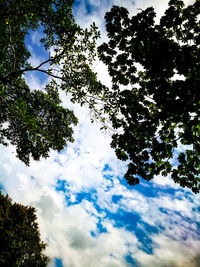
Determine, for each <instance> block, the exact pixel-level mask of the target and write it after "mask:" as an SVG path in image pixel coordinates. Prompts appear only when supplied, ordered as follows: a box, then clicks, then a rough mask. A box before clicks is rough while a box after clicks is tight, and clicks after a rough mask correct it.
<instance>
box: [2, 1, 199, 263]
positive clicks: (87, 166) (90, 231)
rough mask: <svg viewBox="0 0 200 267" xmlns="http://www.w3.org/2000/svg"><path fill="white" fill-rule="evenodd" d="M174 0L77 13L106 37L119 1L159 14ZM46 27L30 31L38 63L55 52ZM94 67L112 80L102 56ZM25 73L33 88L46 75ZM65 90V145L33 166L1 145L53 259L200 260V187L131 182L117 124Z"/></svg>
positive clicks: (7, 182)
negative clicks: (116, 137) (69, 133)
mask: <svg viewBox="0 0 200 267" xmlns="http://www.w3.org/2000/svg"><path fill="white" fill-rule="evenodd" d="M167 2H168V1H166V0H160V1H156V0H146V1H145V0H136V1H135V2H134V1H131V0H124V1H122V0H121V1H120V0H112V1H111V0H107V1H106V0H96V1H95V0H90V1H89V0H76V1H75V6H74V14H75V17H76V19H77V21H78V23H79V24H80V25H81V26H83V27H85V26H89V24H90V23H91V22H92V21H95V22H96V23H97V25H98V26H99V28H100V30H101V33H102V39H101V40H100V41H99V42H102V41H103V40H106V33H105V29H104V20H103V16H104V14H105V12H106V11H107V10H109V8H111V6H112V5H113V4H118V5H122V4H123V6H125V7H127V8H128V9H129V11H130V13H131V14H135V13H136V12H137V8H145V7H147V6H150V5H152V6H154V7H155V9H156V11H157V13H158V15H159V16H160V15H161V14H162V12H163V11H164V9H165V7H166V5H167ZM185 2H186V3H190V2H192V1H185ZM40 34H41V32H40V31H37V32H35V33H32V34H31V35H30V37H29V38H28V39H27V46H29V49H30V50H31V51H32V55H33V56H32V58H31V59H30V61H31V63H32V64H33V65H37V64H38V62H40V61H42V60H43V59H44V58H46V56H48V55H47V54H45V52H44V50H43V48H42V46H41V45H40V43H39V39H40ZM94 68H95V71H97V72H98V76H99V78H100V79H102V80H103V81H104V82H105V83H106V84H107V85H108V86H109V83H110V79H109V76H108V74H107V71H106V68H105V66H103V64H102V63H100V62H99V61H96V62H95V64H94ZM26 79H27V82H28V84H29V86H30V87H31V88H32V89H39V88H42V87H43V86H44V84H45V83H46V82H47V80H46V78H45V77H44V76H38V75H35V74H33V73H31V74H29V76H26ZM61 97H62V100H63V105H64V106H67V107H69V108H71V109H73V110H74V112H75V114H76V115H77V117H78V118H79V125H78V126H77V127H76V128H75V129H74V138H75V142H74V143H73V144H68V146H67V147H66V148H65V149H64V150H63V151H62V152H60V153H57V152H55V151H51V153H50V157H49V158H48V159H46V160H44V159H42V160H41V161H40V162H34V161H32V162H31V164H30V167H26V166H25V165H24V164H23V163H22V162H20V161H19V160H18V159H17V158H16V157H15V149H14V147H12V146H9V147H7V148H5V147H3V146H1V150H0V164H1V168H0V184H1V187H2V188H3V190H4V192H6V193H8V194H9V195H10V197H11V198H12V199H13V200H14V201H16V202H19V203H22V204H24V205H33V206H35V207H36V208H37V216H38V222H39V227H40V232H41V237H42V239H43V240H44V241H45V242H47V244H48V247H47V251H46V253H47V254H48V255H49V257H50V258H51V262H50V263H49V266H51V267H53V266H58V267H61V266H64V267H79V266H80V267H82V266H83V267H95V266H98V267H104V266H105V267H117V266H119V267H121V266H127V267H130V266H136V267H138V266H139V267H140V266H141V267H147V266H148V267H149V266H150V267H151V266H152V267H154V266H157V267H164V266H166V267H168V266H171V267H188V266H190V267H197V266H200V201H199V200H200V195H199V194H198V195H194V194H193V193H192V192H191V191H190V190H189V189H183V188H181V187H179V186H178V185H177V184H174V183H173V181H172V180H171V179H170V177H164V178H163V177H155V178H154V179H153V180H152V181H151V182H146V181H142V182H141V184H140V185H136V186H135V187H130V186H128V185H127V183H126V181H125V179H124V178H123V175H124V173H125V171H126V168H127V167H126V163H125V162H121V161H119V160H118V159H117V158H116V156H115V153H114V151H113V150H112V149H111V148H110V145H109V144H110V140H111V134H110V132H103V131H100V130H99V128H100V126H101V125H100V124H99V123H98V122H96V123H94V124H91V123H90V116H89V110H88V109H87V107H80V106H79V105H76V104H72V103H71V102H70V100H69V98H68V97H67V96H65V94H64V93H63V92H61Z"/></svg>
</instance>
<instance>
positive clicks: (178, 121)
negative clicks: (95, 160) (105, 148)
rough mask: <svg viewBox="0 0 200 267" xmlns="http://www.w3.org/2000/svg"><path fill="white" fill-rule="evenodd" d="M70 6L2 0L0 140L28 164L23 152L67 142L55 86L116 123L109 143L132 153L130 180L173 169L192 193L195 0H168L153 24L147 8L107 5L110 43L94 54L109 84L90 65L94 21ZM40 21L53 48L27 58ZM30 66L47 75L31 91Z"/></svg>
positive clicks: (37, 152) (199, 154) (62, 0)
mask: <svg viewBox="0 0 200 267" xmlns="http://www.w3.org/2000/svg"><path fill="white" fill-rule="evenodd" d="M72 5H73V1H72V0H41V1H38V0H36V1H33V0H26V1H25V0H22V1H18V0H13V1H1V2H0V32H1V36H0V57H1V62H0V99H1V105H0V143H2V144H4V145H7V144H8V143H9V142H10V143H11V144H13V145H15V146H16V151H17V156H18V157H19V159H21V160H22V161H23V162H24V163H25V164H27V165H28V164H29V161H30V157H33V159H35V160H39V159H40V157H41V156H42V157H47V156H48V153H49V150H50V149H56V150H58V151H60V150H61V149H63V148H64V147H65V145H66V143H67V142H68V141H73V137H72V133H73V125H76V124H77V121H78V120H77V118H76V117H75V116H74V114H73V112H72V111H70V110H69V109H67V108H63V107H62V105H61V100H60V97H59V89H62V90H64V91H65V92H66V93H70V95H71V100H72V101H76V102H78V103H80V104H85V103H87V104H88V106H89V107H90V108H91V109H92V110H93V112H94V114H95V115H96V116H97V117H99V118H100V119H101V121H102V122H104V118H103V117H102V116H101V115H102V114H103V113H104V114H108V116H109V119H110V121H111V123H112V126H113V128H115V129H116V134H114V135H113V136H112V138H113V140H112V144H111V145H112V147H113V148H115V151H116V155H117V156H118V158H119V159H121V160H129V165H128V171H127V173H126V175H125V178H126V179H127V180H128V183H129V184H130V185H132V184H137V183H139V179H140V177H142V178H144V179H146V180H150V179H152V178H153V177H154V176H155V175H163V176H166V175H171V177H172V178H173V179H174V181H175V182H177V183H179V184H180V185H181V186H183V187H184V186H187V187H189V188H191V189H192V190H193V191H194V192H198V191H199V190H200V178H199V174H200V143H199V138H200V123H199V120H200V119H199V115H200V108H199V106H200V90H199V89H200V88H199V87H200V81H199V80H200V64H199V56H200V46H199V45H200V22H199V15H200V1H199V0H197V1H195V3H194V4H193V5H190V6H188V7H185V6H184V3H183V1H181V0H171V1H169V8H168V9H167V10H166V12H165V14H164V16H162V18H161V19H160V22H159V23H158V24H156V23H155V16H156V14H155V12H154V9H153V8H151V7H150V8H147V9H146V10H142V11H141V12H139V13H138V14H137V15H136V16H133V17H132V18H130V16H129V14H128V11H127V10H126V9H125V8H122V7H117V6H114V7H113V8H112V9H111V11H110V12H107V14H106V17H105V18H106V28H107V32H108V38H109V41H108V43H104V44H102V45H101V46H100V47H99V48H98V54H99V58H100V59H101V60H102V61H103V62H104V63H105V64H106V65H107V66H108V70H109V74H110V76H111V77H112V88H111V89H108V88H106V87H105V86H103V85H102V84H101V83H100V82H99V81H98V80H97V78H96V74H95V73H94V72H93V71H92V70H91V65H92V62H93V60H94V57H95V55H96V52H95V51H96V50H95V41H96V39H97V38H98V37H99V32H98V31H97V28H96V26H95V24H92V26H91V28H90V30H87V29H86V30H83V29H81V28H80V27H79V26H78V25H77V24H76V23H75V21H74V18H73V14H72ZM39 27H40V29H42V31H43V38H42V39H41V44H42V45H43V46H44V48H45V49H46V50H47V51H50V54H49V57H48V58H46V60H45V61H43V62H41V63H40V64H39V65H38V66H31V64H30V62H29V58H30V56H31V53H30V51H29V50H28V49H27V46H26V45H25V40H26V37H27V35H28V34H30V32H33V31H36V30H37V29H38V28H39ZM30 72H38V73H43V74H45V75H47V76H49V77H51V79H50V82H49V83H48V84H47V85H46V87H45V88H44V89H42V90H31V89H30V88H29V86H28V84H27V83H26V79H25V78H24V77H26V76H25V75H26V74H27V73H30ZM36 89H38V88H36ZM39 89H41V88H39ZM100 104H101V105H100ZM102 104H103V106H102ZM104 126H105V125H104Z"/></svg>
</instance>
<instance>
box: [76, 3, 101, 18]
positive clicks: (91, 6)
mask: <svg viewBox="0 0 200 267" xmlns="http://www.w3.org/2000/svg"><path fill="white" fill-rule="evenodd" d="M97 2H98V0H96V3H97ZM94 3H95V1H91V0H85V1H84V6H85V12H86V15H90V14H93V13H94V12H95V11H98V10H99V5H96V4H94ZM81 4H83V1H82V0H76V1H74V5H73V14H74V15H75V16H76V13H77V11H78V10H79V9H80V5H81Z"/></svg>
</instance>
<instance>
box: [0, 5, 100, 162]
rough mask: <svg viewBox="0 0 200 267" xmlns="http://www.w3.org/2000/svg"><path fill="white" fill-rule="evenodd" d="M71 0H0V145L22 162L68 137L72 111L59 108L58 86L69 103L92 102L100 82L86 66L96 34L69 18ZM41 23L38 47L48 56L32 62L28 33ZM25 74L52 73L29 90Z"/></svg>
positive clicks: (73, 122)
mask: <svg viewBox="0 0 200 267" xmlns="http://www.w3.org/2000/svg"><path fill="white" fill-rule="evenodd" d="M72 4H73V1H71V0H40V1H38V0H35V1H33V0H26V1H23V0H22V1H18V0H13V1H0V32H1V35H0V58H1V62H0V101H1V105H0V143H2V144H4V145H7V144H8V141H9V142H10V143H11V144H13V145H15V146H16V151H17V156H18V157H19V159H21V160H22V161H23V162H25V163H26V164H29V161H30V157H31V156H32V157H33V159H35V160H39V158H40V157H41V156H43V157H47V156H48V153H49V150H50V148H52V149H56V150H58V151H59V150H61V149H63V148H64V146H65V145H66V142H67V141H73V137H72V132H73V130H72V125H76V124H77V118H76V117H75V116H74V114H73V112H72V111H70V110H68V109H64V108H63V107H62V106H61V100H60V98H59V93H58V89H59V88H61V89H63V90H65V91H66V92H67V93H68V92H70V93H71V94H72V101H78V102H81V103H82V104H83V103H85V102H87V103H89V104H90V105H91V106H92V101H93V100H92V98H89V96H87V98H86V95H88V94H89V95H92V94H96V93H97V91H98V90H100V83H99V82H98V81H97V79H96V75H95V74H94V73H93V72H92V71H91V69H90V68H89V63H91V61H92V60H93V57H94V55H95V39H96V38H97V37H98V36H99V33H98V32H97V29H96V26H95V25H94V24H93V25H92V26H91V29H90V30H87V29H86V30H82V29H81V28H80V27H79V26H78V25H77V24H76V23H75V21H74V18H73V14H72ZM38 27H40V28H41V29H42V30H43V38H42V39H41V44H43V46H41V49H42V47H44V48H45V49H46V50H48V51H50V55H49V57H48V58H47V59H46V60H45V61H43V62H41V64H39V65H38V66H31V65H30V63H29V61H28V59H29V58H30V56H31V53H30V51H29V50H28V49H27V46H26V45H25V40H26V37H27V35H29V34H30V33H31V32H32V33H33V32H34V31H36V30H37V29H38ZM28 72H37V73H39V72H40V73H43V74H46V75H47V77H48V76H49V77H51V79H50V82H49V83H48V84H47V85H46V88H45V89H44V90H41V89H42V88H35V89H39V90H30V88H29V86H28V85H27V83H26V80H25V79H24V75H25V74H27V73H28Z"/></svg>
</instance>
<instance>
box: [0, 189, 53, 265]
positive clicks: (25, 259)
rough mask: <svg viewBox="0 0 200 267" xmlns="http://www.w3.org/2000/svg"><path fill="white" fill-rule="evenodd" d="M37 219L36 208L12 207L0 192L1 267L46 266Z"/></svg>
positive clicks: (46, 259)
mask: <svg viewBox="0 0 200 267" xmlns="http://www.w3.org/2000/svg"><path fill="white" fill-rule="evenodd" d="M36 219H37V218H36V215H35V208H33V207H26V206H23V205H20V204H17V203H14V204H13V203H12V200H11V199H10V198H9V197H8V195H7V196H4V195H3V194H2V193H1V191H0V241H1V242H0V251H1V253H0V265H1V266H24V267H25V266H26V267H27V266H30V267H35V266H38V267H39V266H40V267H42V266H47V263H48V258H47V257H46V256H45V254H44V250H45V247H46V245H45V244H44V243H43V242H42V241H41V240H40V234H39V230H38V224H37V221H36Z"/></svg>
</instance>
